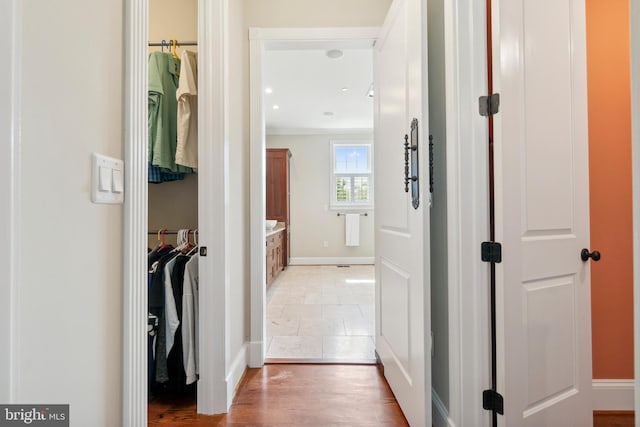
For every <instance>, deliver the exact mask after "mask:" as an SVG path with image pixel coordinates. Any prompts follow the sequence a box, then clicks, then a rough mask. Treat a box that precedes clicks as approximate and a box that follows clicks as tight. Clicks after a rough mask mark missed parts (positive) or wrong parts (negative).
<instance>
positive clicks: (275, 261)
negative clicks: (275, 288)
mask: <svg viewBox="0 0 640 427" xmlns="http://www.w3.org/2000/svg"><path fill="white" fill-rule="evenodd" d="M285 230H286V229H282V230H280V231H278V232H277V233H274V234H272V235H270V236H267V238H266V242H265V244H266V249H267V250H266V254H267V287H268V286H269V285H271V283H273V281H274V280H276V277H278V274H280V272H281V271H282V270H284V238H285Z"/></svg>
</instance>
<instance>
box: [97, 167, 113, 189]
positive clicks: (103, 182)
mask: <svg viewBox="0 0 640 427" xmlns="http://www.w3.org/2000/svg"><path fill="white" fill-rule="evenodd" d="M98 167H99V168H100V175H99V177H98V181H99V182H98V191H111V168H110V167H108V166H98Z"/></svg>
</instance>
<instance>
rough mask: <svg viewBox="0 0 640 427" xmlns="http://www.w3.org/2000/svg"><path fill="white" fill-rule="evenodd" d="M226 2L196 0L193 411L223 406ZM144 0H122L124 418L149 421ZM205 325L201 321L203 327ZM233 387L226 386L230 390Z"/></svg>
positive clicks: (128, 424) (228, 395) (129, 423)
mask: <svg viewBox="0 0 640 427" xmlns="http://www.w3.org/2000/svg"><path fill="white" fill-rule="evenodd" d="M228 1H229V0H198V51H199V53H200V58H199V60H198V68H199V73H198V87H199V90H198V109H199V111H200V117H207V118H208V120H200V121H199V123H198V133H199V140H200V141H201V143H200V144H199V147H198V157H199V159H200V167H199V168H198V218H199V224H198V227H199V242H200V246H201V247H207V248H208V256H207V257H201V259H200V263H199V271H200V273H199V275H200V281H201V283H207V284H215V285H216V286H201V288H200V295H199V297H200V316H199V324H200V325H201V327H200V328H199V331H200V332H199V341H200V347H199V360H200V364H199V370H200V379H199V381H198V386H197V387H198V413H203V414H214V413H222V412H226V411H227V410H228V408H229V406H230V405H231V400H232V395H233V387H229V386H228V382H229V381H228V379H227V365H229V363H228V360H229V322H228V317H229V316H228V314H229V313H228V312H227V307H228V305H229V301H228V299H229V280H230V279H229V277H228V264H229V259H228V255H227V254H228V251H226V247H227V246H228V235H227V233H228V222H229V213H228V207H227V203H225V200H227V199H228V194H229V190H228V188H229V170H228V162H227V161H226V159H227V158H228V151H229V137H228V125H227V123H228V117H227V110H228V108H227V105H228V72H227V68H228V36H227V34H228V24H227V23H228ZM148 15H149V12H148V0H129V1H127V2H125V95H124V96H125V98H124V122H125V135H124V137H125V142H124V153H125V165H126V167H125V202H124V230H123V234H124V239H123V245H124V246H123V294H124V297H123V305H124V307H123V315H124V320H123V377H122V424H123V426H125V427H138V426H142V425H147V327H146V325H147V278H146V275H147V260H146V253H147V250H146V248H147V241H148V236H147V214H148V212H147V201H148V195H147V186H148V183H147V162H148V154H147V138H148V129H147V90H146V87H147V78H148V77H147V54H148V45H147V44H148V21H149V17H148ZM205 325H206V328H205V327H204V326H205ZM229 389H231V390H229Z"/></svg>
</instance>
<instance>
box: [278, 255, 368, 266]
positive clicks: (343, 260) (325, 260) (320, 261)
mask: <svg viewBox="0 0 640 427" xmlns="http://www.w3.org/2000/svg"><path fill="white" fill-rule="evenodd" d="M375 260H376V259H375V257H295V258H290V259H289V265H338V264H339V265H369V264H371V265H373V264H374V263H375Z"/></svg>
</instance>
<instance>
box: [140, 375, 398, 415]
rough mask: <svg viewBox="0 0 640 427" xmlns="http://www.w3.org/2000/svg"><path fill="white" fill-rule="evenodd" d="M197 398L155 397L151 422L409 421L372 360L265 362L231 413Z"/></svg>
mask: <svg viewBox="0 0 640 427" xmlns="http://www.w3.org/2000/svg"><path fill="white" fill-rule="evenodd" d="M194 402H195V400H194V398H193V396H186V397H183V398H181V399H176V398H168V397H162V398H154V399H152V401H151V402H150V403H149V424H148V425H149V427H160V426H169V425H174V426H185V427H204V426H229V427H241V426H242V427H248V426H252V427H268V426H278V427H294V426H323V427H334V426H335V427H340V426H349V427H360V426H362V427H365V426H366V427H372V426H388V427H392V426H393V427H395V426H408V424H407V421H406V420H405V418H404V416H403V415H402V411H401V410H400V407H399V406H398V403H397V402H396V400H395V398H394V397H393V394H392V393H391V390H390V389H389V386H388V384H387V382H386V381H385V380H384V378H383V377H382V375H381V374H380V372H379V370H378V368H377V367H376V366H371V365H369V366H359V365H266V366H265V367H264V368H263V369H249V370H248V371H247V373H246V374H245V378H244V379H243V381H242V382H241V384H240V386H239V388H238V392H237V394H236V398H235V399H234V402H233V405H232V406H231V409H230V411H229V413H228V414H225V415H214V416H204V415H198V414H196V408H195V403H194Z"/></svg>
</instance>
